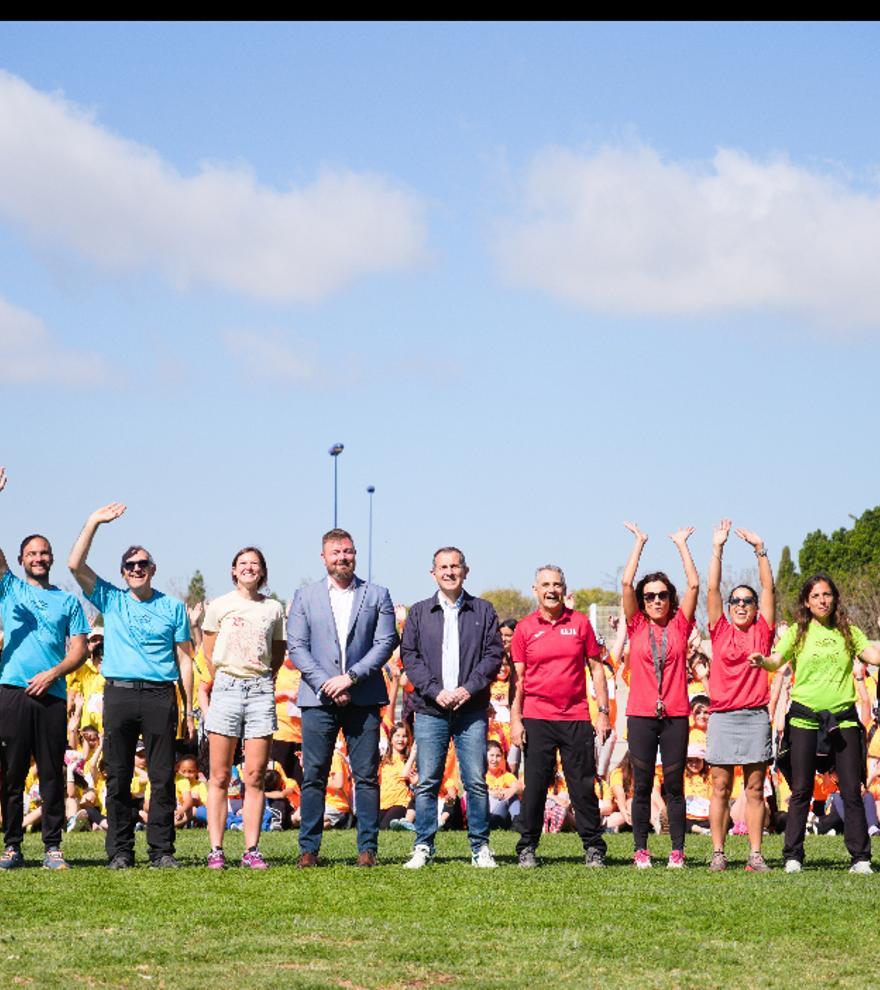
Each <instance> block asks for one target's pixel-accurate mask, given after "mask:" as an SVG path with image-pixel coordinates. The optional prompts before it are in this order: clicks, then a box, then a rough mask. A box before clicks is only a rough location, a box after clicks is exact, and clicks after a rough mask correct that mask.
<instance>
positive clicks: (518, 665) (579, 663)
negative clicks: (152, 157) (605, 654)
mask: <svg viewBox="0 0 880 990" xmlns="http://www.w3.org/2000/svg"><path fill="white" fill-rule="evenodd" d="M565 590H566V589H565V575H564V574H563V572H562V569H561V568H560V567H556V566H555V565H554V564H546V565H545V566H544V567H539V568H538V570H537V571H536V573H535V585H534V588H533V591H534V592H535V597H536V598H537V600H538V608H537V610H536V611H534V612H532V613H531V615H527V616H526V617H525V618H524V619H523V620H522V621H521V622H520V623H519V624H518V625H517V627H516V631H515V632H514V634H513V642H512V644H511V656H512V657H513V663H514V668H515V670H516V691H515V694H514V698H513V704H512V705H511V709H510V741H511V743H512V744H513V745H514V746H521V745H524V747H525V793H524V794H523V798H522V808H521V811H520V816H519V826H518V827H519V831H520V839H519V842H518V843H517V845H516V851H517V853H518V854H519V865H520V866H522V867H527V868H528V867H534V866H537V865H538V861H537V859H536V858H535V849H536V848H537V845H538V840H539V839H540V837H541V829H542V827H543V824H544V803H545V801H546V798H547V788H548V787H549V786H550V784H551V783H552V782H553V779H554V776H555V773H556V753H557V751H558V752H559V754H560V756H561V757H562V770H563V773H564V774H565V781H566V784H567V785H568V793H569V797H570V798H571V804H572V807H573V808H574V820H575V827H576V828H577V832H578V835H579V836H580V837H581V841H582V842H583V844H584V851H585V853H586V865H587V866H604V865H605V850H606V846H605V840H604V839H603V838H602V819H601V817H600V815H599V802H598V800H597V798H596V792H595V789H594V778H595V775H596V754H595V739H596V735H597V734H598V736H599V739H600V741H601V740H604V738H605V736H606V735H607V734H608V732H609V731H610V730H611V724H610V722H609V719H608V691H607V688H606V685H605V674H604V672H603V671H602V663H601V661H600V659H599V657H600V654H601V650H600V648H599V644H598V642H597V641H596V635H595V633H594V632H593V627H592V626H591V625H590V620H589V619H588V618H587V617H586V616H585V615H584V614H583V613H582V612H577V611H575V610H574V609H571V608H566V606H565V602H564V599H565ZM587 664H589V666H590V676H591V677H592V679H593V687H594V688H595V691H596V701H597V702H598V708H599V717H598V719H597V720H596V728H595V731H594V729H593V726H592V724H591V722H590V707H589V703H588V701H587V676H586V667H587Z"/></svg>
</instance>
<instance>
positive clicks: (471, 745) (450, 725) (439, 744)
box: [415, 711, 489, 853]
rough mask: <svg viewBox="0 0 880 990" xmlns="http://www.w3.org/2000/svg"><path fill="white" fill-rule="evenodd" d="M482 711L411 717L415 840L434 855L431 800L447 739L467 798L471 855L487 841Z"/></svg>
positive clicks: (434, 818) (484, 718) (437, 786)
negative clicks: (415, 773) (413, 722)
mask: <svg viewBox="0 0 880 990" xmlns="http://www.w3.org/2000/svg"><path fill="white" fill-rule="evenodd" d="M487 729H488V719H487V716H486V713H485V712H467V713H462V712H454V711H453V712H449V714H448V715H426V714H424V713H423V712H418V713H417V714H416V730H415V741H416V763H417V765H418V769H419V782H418V785H417V786H416V841H415V844H416V845H417V846H418V845H423V846H427V847H428V848H429V849H430V850H431V852H432V853H433V851H434V836H435V834H436V832H437V798H438V796H439V794H440V784H441V781H442V778H443V768H444V766H445V765H446V754H447V751H448V750H449V743H450V740H452V741H454V742H455V754H456V756H457V757H458V767H459V770H460V771H461V782H462V784H464V789H465V793H466V794H467V820H468V838H469V839H470V843H471V849H472V851H473V852H475V853H476V852H477V851H478V850H479V849H480V847H481V846H484V845H486V843H487V842H488V841H489V791H488V788H487V787H486V732H487Z"/></svg>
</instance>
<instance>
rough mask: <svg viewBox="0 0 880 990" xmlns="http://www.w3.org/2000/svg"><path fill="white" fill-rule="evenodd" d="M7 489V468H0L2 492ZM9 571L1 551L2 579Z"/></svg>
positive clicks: (0, 569)
mask: <svg viewBox="0 0 880 990" xmlns="http://www.w3.org/2000/svg"><path fill="white" fill-rule="evenodd" d="M5 487H6V468H5V467H0V492H2V491H3V489H4V488H5ZM8 570H9V564H7V563H6V556H5V554H4V553H3V550H2V549H0V577H3V575H4V574H5V573H6V572H7V571H8Z"/></svg>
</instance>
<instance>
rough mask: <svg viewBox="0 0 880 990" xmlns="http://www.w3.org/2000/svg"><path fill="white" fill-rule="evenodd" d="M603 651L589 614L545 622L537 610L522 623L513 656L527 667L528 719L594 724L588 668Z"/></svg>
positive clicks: (566, 615)
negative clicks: (592, 721)
mask: <svg viewBox="0 0 880 990" xmlns="http://www.w3.org/2000/svg"><path fill="white" fill-rule="evenodd" d="M601 652H602V651H601V649H600V647H599V643H598V642H597V641H596V634H595V633H594V632H593V627H592V625H590V620H589V619H588V618H587V617H586V616H585V615H584V614H583V612H576V611H575V610H574V609H570V608H567V609H565V610H564V611H563V612H562V614H561V615H560V617H559V618H558V619H545V618H544V617H543V616H542V615H541V613H540V611H538V610H536V611H534V612H532V613H531V615H527V616H526V617H525V618H524V619H523V620H522V621H521V622H519V623H517V627H516V629H515V630H514V633H513V640H512V642H511V644H510V654H511V657H512V658H513V662H514V663H517V664H522V665H523V667H524V671H523V711H522V714H523V718H540V719H549V720H555V721H560V722H575V721H586V722H589V720H590V707H589V705H588V704H587V672H586V664H587V660H588V659H593V660H595V659H598V657H599V656H600V655H601Z"/></svg>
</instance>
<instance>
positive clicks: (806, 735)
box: [782, 725, 871, 863]
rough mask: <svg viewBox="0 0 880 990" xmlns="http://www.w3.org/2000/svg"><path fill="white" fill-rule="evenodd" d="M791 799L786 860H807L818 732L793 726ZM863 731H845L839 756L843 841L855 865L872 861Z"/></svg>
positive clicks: (785, 850)
mask: <svg viewBox="0 0 880 990" xmlns="http://www.w3.org/2000/svg"><path fill="white" fill-rule="evenodd" d="M789 732H790V740H791V797H790V798H789V799H788V818H787V820H786V822H785V844H784V845H783V847H782V855H783V858H784V859H796V860H797V861H798V862H799V863H803V861H804V832H805V831H806V829H807V816H808V815H809V813H810V805H811V804H812V802H813V784H814V781H815V777H816V737H817V735H818V732H817V731H816V730H815V729H799V728H797V727H796V726H794V725H793V726H791V728H790V730H789ZM861 732H862V730H861V729H859V728H857V727H856V728H852V729H841V730H840V736H841V740H842V742H843V746H842V748H841V749H839V750H837V751H836V753H835V768H836V770H837V784H838V787H839V788H840V796H841V798H842V799H843V807H844V811H845V814H844V818H843V841H844V844H845V845H846V848H847V851H848V852H849V854H850V856H851V857H852V861H853V863H857V862H859V860H863V859H864V860H868V861H870V859H871V840H870V838H869V837H868V823H867V821H866V819H865V806H864V804H863V803H862V770H863V767H862V739H861Z"/></svg>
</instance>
